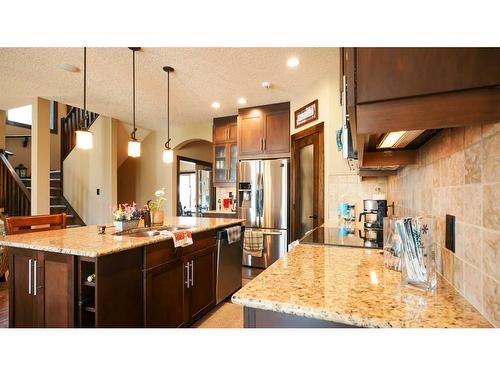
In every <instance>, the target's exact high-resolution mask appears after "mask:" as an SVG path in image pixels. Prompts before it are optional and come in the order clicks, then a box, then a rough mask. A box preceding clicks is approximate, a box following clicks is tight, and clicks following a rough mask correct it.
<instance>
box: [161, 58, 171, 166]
mask: <svg viewBox="0 0 500 375" xmlns="http://www.w3.org/2000/svg"><path fill="white" fill-rule="evenodd" d="M163 70H164V71H165V72H167V141H166V142H165V149H164V150H163V157H162V159H163V162H164V163H167V164H172V162H173V161H174V151H173V150H172V149H171V148H170V141H171V139H170V73H172V72H173V71H174V68H172V67H171V66H164V67H163Z"/></svg>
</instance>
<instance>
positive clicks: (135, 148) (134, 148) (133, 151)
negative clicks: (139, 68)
mask: <svg viewBox="0 0 500 375" xmlns="http://www.w3.org/2000/svg"><path fill="white" fill-rule="evenodd" d="M129 49H130V50H131V51H132V112H133V122H134V130H133V131H132V133H130V141H128V156H130V157H133V158H138V157H139V156H141V142H139V141H138V140H137V139H136V138H135V132H136V131H137V128H136V126H135V53H136V52H137V51H140V49H141V48H140V47H129Z"/></svg>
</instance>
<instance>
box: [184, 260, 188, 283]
mask: <svg viewBox="0 0 500 375" xmlns="http://www.w3.org/2000/svg"><path fill="white" fill-rule="evenodd" d="M184 267H185V268H186V281H184V284H186V286H187V287H188V289H189V262H188V263H186V265H185V266H184Z"/></svg>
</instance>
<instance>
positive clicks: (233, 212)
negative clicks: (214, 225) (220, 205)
mask: <svg viewBox="0 0 500 375" xmlns="http://www.w3.org/2000/svg"><path fill="white" fill-rule="evenodd" d="M205 213H206V214H222V215H236V211H230V210H225V211H224V210H220V211H219V210H206V211H203V212H202V214H205Z"/></svg>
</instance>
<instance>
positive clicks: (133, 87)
mask: <svg viewBox="0 0 500 375" xmlns="http://www.w3.org/2000/svg"><path fill="white" fill-rule="evenodd" d="M132 98H133V99H132V101H133V103H132V112H133V119H134V131H133V132H132V134H131V135H132V139H133V140H134V141H135V140H136V139H135V132H136V130H137V129H136V127H135V51H132Z"/></svg>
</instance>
